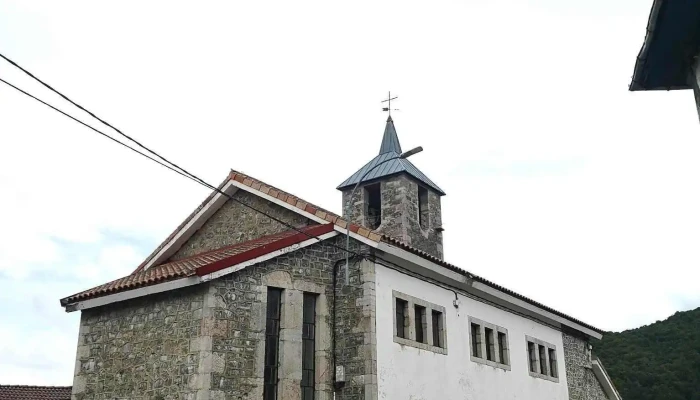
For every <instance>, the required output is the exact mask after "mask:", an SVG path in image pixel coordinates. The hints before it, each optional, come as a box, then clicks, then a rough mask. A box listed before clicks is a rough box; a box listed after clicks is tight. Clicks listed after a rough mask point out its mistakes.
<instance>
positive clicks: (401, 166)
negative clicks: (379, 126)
mask: <svg viewBox="0 0 700 400" xmlns="http://www.w3.org/2000/svg"><path fill="white" fill-rule="evenodd" d="M400 155H401V144H400V143H399V137H398V135H397V134H396V127H395V126H394V120H393V119H392V118H391V117H389V118H388V119H387V120H386V127H385V128H384V136H383V138H382V145H381V147H380V148H379V154H378V155H377V156H376V157H374V158H373V159H372V160H370V162H368V163H367V164H365V165H364V166H363V167H362V168H360V169H359V170H358V171H357V172H355V173H354V174H352V175H351V176H350V177H349V178H348V179H346V180H345V181H343V183H341V184H340V185H338V187H337V189H338V190H342V189H344V188H346V187H349V186H353V185H355V184H357V182H359V181H360V179H362V182H371V181H373V180H376V179H379V178H383V177H387V176H390V175H395V174H400V173H406V174H408V175H410V176H412V177H413V178H415V179H417V180H418V181H419V182H422V183H423V184H425V185H427V186H429V187H430V188H432V189H433V190H435V191H436V192H437V193H438V194H439V195H441V196H444V195H445V192H444V191H443V190H442V189H440V187H439V186H438V185H436V184H435V183H434V182H433V181H431V180H430V179H429V178H428V177H427V176H425V174H424V173H423V172H421V171H420V170H419V169H418V168H416V166H415V165H413V164H412V163H411V162H410V161H408V160H407V159H405V158H399V156H400ZM380 163H383V164H382V165H381V166H379V167H377V165H379V164H380ZM375 167H376V168H375ZM363 177H364V178H363Z"/></svg>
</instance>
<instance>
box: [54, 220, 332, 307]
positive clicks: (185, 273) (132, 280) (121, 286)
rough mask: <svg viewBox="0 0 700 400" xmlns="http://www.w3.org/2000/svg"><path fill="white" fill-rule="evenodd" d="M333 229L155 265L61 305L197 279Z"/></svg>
mask: <svg viewBox="0 0 700 400" xmlns="http://www.w3.org/2000/svg"><path fill="white" fill-rule="evenodd" d="M332 229H333V228H332V225H331V224H327V225H312V226H307V227H304V228H301V229H300V231H302V232H303V233H300V232H298V231H296V230H288V231H284V232H281V233H276V234H274V235H268V236H263V237H261V238H258V239H254V240H250V241H247V242H243V243H237V244H234V245H231V246H226V247H222V248H220V249H216V250H211V251H207V252H204V253H199V254H195V255H193V256H191V257H187V258H183V259H181V260H177V261H173V262H169V263H167V264H161V265H158V266H154V267H151V268H149V269H147V270H136V271H134V272H133V273H131V274H130V275H127V276H125V277H123V278H119V279H116V280H113V281H111V282H107V283H105V284H102V285H99V286H96V287H94V288H91V289H88V290H84V291H82V292H79V293H76V294H74V295H71V296H68V297H66V298H64V299H61V304H63V305H65V304H68V303H73V302H76V301H80V300H86V299H89V298H94V297H99V296H105V295H108V294H114V293H118V292H122V291H125V290H128V289H133V288H138V287H143V286H150V285H154V284H156V283H161V282H167V281H172V280H175V279H181V278H186V277H189V276H194V275H196V274H197V272H198V269H200V268H204V267H211V266H212V265H217V263H220V262H222V261H226V262H229V264H228V266H230V265H235V264H237V263H239V262H242V261H247V260H246V259H242V258H237V259H231V258H232V257H234V256H238V255H243V254H244V253H249V252H255V253H254V254H248V255H251V256H252V257H250V258H248V259H252V258H255V257H258V256H260V255H264V254H267V253H269V252H271V251H275V250H279V248H278V247H279V246H277V247H275V244H279V245H284V244H286V245H292V244H294V243H292V242H288V241H287V240H286V239H290V238H292V239H294V240H295V243H298V242H300V241H303V240H306V239H308V236H319V235H322V234H323V233H327V232H329V231H331V230H332ZM210 272H211V271H210ZM200 275H201V274H200Z"/></svg>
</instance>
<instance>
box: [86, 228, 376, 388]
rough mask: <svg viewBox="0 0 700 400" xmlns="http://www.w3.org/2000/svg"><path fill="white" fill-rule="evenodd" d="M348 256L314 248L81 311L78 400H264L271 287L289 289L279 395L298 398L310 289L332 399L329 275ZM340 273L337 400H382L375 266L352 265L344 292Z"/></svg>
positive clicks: (320, 382)
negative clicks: (340, 379) (379, 397)
mask: <svg viewBox="0 0 700 400" xmlns="http://www.w3.org/2000/svg"><path fill="white" fill-rule="evenodd" d="M329 242H333V243H334V244H336V245H337V246H341V247H344V244H345V242H344V241H343V240H342V236H338V237H336V238H334V239H329ZM351 243H352V245H351V247H352V249H353V250H354V251H356V252H360V251H367V250H368V249H367V248H366V246H364V245H361V244H359V242H355V241H354V240H353V241H352V242H351ZM344 256H345V254H344V252H343V251H342V250H341V249H338V248H335V247H332V246H330V245H329V243H328V242H323V243H318V244H314V245H311V246H309V247H306V248H303V249H300V250H297V251H293V252H290V253H287V254H285V255H282V256H280V257H277V258H275V259H272V260H269V261H266V262H264V263H261V264H258V265H255V266H251V267H248V268H246V269H243V270H241V271H238V272H236V273H233V274H231V275H227V276H225V277H223V278H220V279H217V280H214V281H211V282H208V283H203V284H200V285H197V286H193V287H190V288H185V289H179V290H176V291H171V292H166V293H163V294H156V295H151V296H146V297H142V298H138V299H134V300H129V301H125V302H120V303H115V304H112V305H108V306H104V307H99V308H95V309H88V310H85V311H83V314H82V317H81V327H80V337H79V346H78V351H77V361H76V371H75V378H74V386H73V388H74V389H73V391H74V392H73V393H74V399H75V400H93V399H99V400H108V399H109V400H112V399H120V400H121V399H135V400H156V399H162V400H176V399H177V400H180V399H183V400H200V399H208V400H225V399H236V400H238V399H241V400H246V399H249V400H259V399H261V398H262V390H263V372H264V369H263V367H264V351H265V341H264V338H265V316H266V302H267V287H278V288H283V289H284V298H283V306H282V323H281V325H282V330H281V335H280V382H279V387H280V397H279V398H280V399H285V400H295V399H300V397H299V390H300V382H301V358H300V356H301V334H302V329H301V324H300V323H301V312H302V308H301V304H302V298H303V293H304V292H310V293H316V294H318V297H317V325H316V326H317V330H316V334H317V336H316V353H315V354H316V378H315V383H316V390H317V392H318V395H317V397H316V399H318V400H330V399H332V398H333V369H332V358H331V343H332V331H331V325H332V313H333V304H332V301H333V296H334V292H333V286H332V282H333V274H332V271H333V265H334V264H335V263H336V261H338V260H340V263H341V264H342V263H343V262H344V261H343V260H344ZM343 271H344V268H343V267H342V265H341V266H340V268H338V283H337V291H336V293H337V296H338V297H337V300H336V305H337V308H336V310H337V311H336V312H337V314H336V323H337V331H336V332H337V335H336V340H337V347H336V355H337V357H338V360H337V363H338V365H342V366H344V368H345V374H346V376H345V379H346V384H345V386H344V387H343V388H342V389H341V390H339V391H338V392H337V393H336V397H335V398H336V399H337V400H368V399H369V400H371V399H376V396H377V386H376V384H377V377H376V349H375V348H374V347H373V343H376V337H375V334H376V333H375V332H376V331H375V322H376V321H375V319H374V315H375V314H374V313H375V302H374V264H373V263H370V262H369V261H356V262H353V263H352V264H351V268H350V283H349V285H347V286H346V285H345V284H344V275H343Z"/></svg>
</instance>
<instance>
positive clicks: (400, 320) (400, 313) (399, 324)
mask: <svg viewBox="0 0 700 400" xmlns="http://www.w3.org/2000/svg"><path fill="white" fill-rule="evenodd" d="M407 308H408V302H407V301H406V300H401V299H398V298H397V299H396V336H398V337H400V338H404V339H406V336H407V335H406V312H407V311H408V310H406V309H407Z"/></svg>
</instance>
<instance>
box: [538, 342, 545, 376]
mask: <svg viewBox="0 0 700 400" xmlns="http://www.w3.org/2000/svg"><path fill="white" fill-rule="evenodd" d="M537 347H539V350H540V374H542V375H547V348H546V347H544V346H542V345H541V344H540V345H538V346H537Z"/></svg>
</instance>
